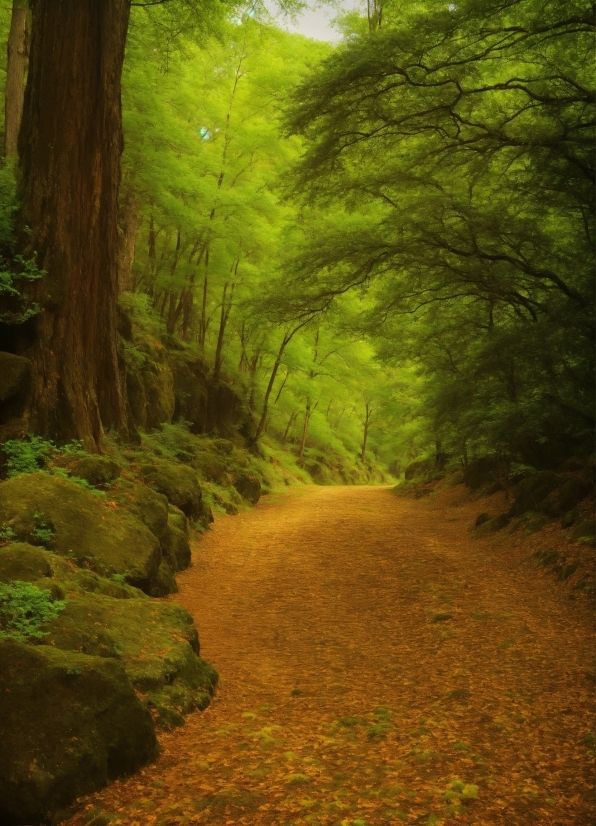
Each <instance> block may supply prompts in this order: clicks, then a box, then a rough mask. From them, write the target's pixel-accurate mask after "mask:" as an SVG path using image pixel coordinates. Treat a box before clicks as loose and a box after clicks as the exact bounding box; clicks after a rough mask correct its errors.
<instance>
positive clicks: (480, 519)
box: [474, 511, 494, 528]
mask: <svg viewBox="0 0 596 826" xmlns="http://www.w3.org/2000/svg"><path fill="white" fill-rule="evenodd" d="M491 519H494V517H493V516H492V515H491V514H490V513H487V512H486V511H485V512H484V513H480V514H478V516H477V517H476V521H475V522H474V527H475V528H479V527H480V526H481V525H484V523H485V522H490V520H491Z"/></svg>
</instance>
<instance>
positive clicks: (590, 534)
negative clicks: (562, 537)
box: [571, 519, 596, 542]
mask: <svg viewBox="0 0 596 826" xmlns="http://www.w3.org/2000/svg"><path fill="white" fill-rule="evenodd" d="M595 534H596V530H595V525H594V520H591V519H586V520H584V521H583V522H580V523H579V525H576V526H575V528H573V530H572V531H571V539H572V540H573V541H575V542H577V541H579V540H582V539H593V538H594V535H595Z"/></svg>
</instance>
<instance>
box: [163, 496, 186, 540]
mask: <svg viewBox="0 0 596 826" xmlns="http://www.w3.org/2000/svg"><path fill="white" fill-rule="evenodd" d="M168 524H169V525H171V526H173V527H174V528H178V530H179V531H182V533H183V534H184V535H185V536H188V535H189V530H190V528H189V524H188V518H187V517H186V516H185V515H184V514H183V513H182V511H181V510H180V508H177V507H176V505H172V504H170V503H168Z"/></svg>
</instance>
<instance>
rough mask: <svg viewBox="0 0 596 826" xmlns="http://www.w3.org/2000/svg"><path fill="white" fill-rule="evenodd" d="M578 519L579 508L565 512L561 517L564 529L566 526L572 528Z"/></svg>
mask: <svg viewBox="0 0 596 826" xmlns="http://www.w3.org/2000/svg"><path fill="white" fill-rule="evenodd" d="M576 519H577V509H576V508H572V509H571V510H570V511H567V513H564V514H563V517H562V519H561V527H562V528H563V529H564V530H565V529H566V528H570V527H571V526H572V525H573V523H574V522H575V521H576Z"/></svg>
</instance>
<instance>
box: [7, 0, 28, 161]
mask: <svg viewBox="0 0 596 826" xmlns="http://www.w3.org/2000/svg"><path fill="white" fill-rule="evenodd" d="M27 10H28V4H27V0H13V3H12V16H11V19H10V33H9V35H8V42H7V62H6V87H5V90H4V154H5V155H6V156H7V157H8V156H9V155H16V154H17V138H18V136H19V128H20V126H21V119H22V117H23V99H24V97H25V73H26V71H27Z"/></svg>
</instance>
